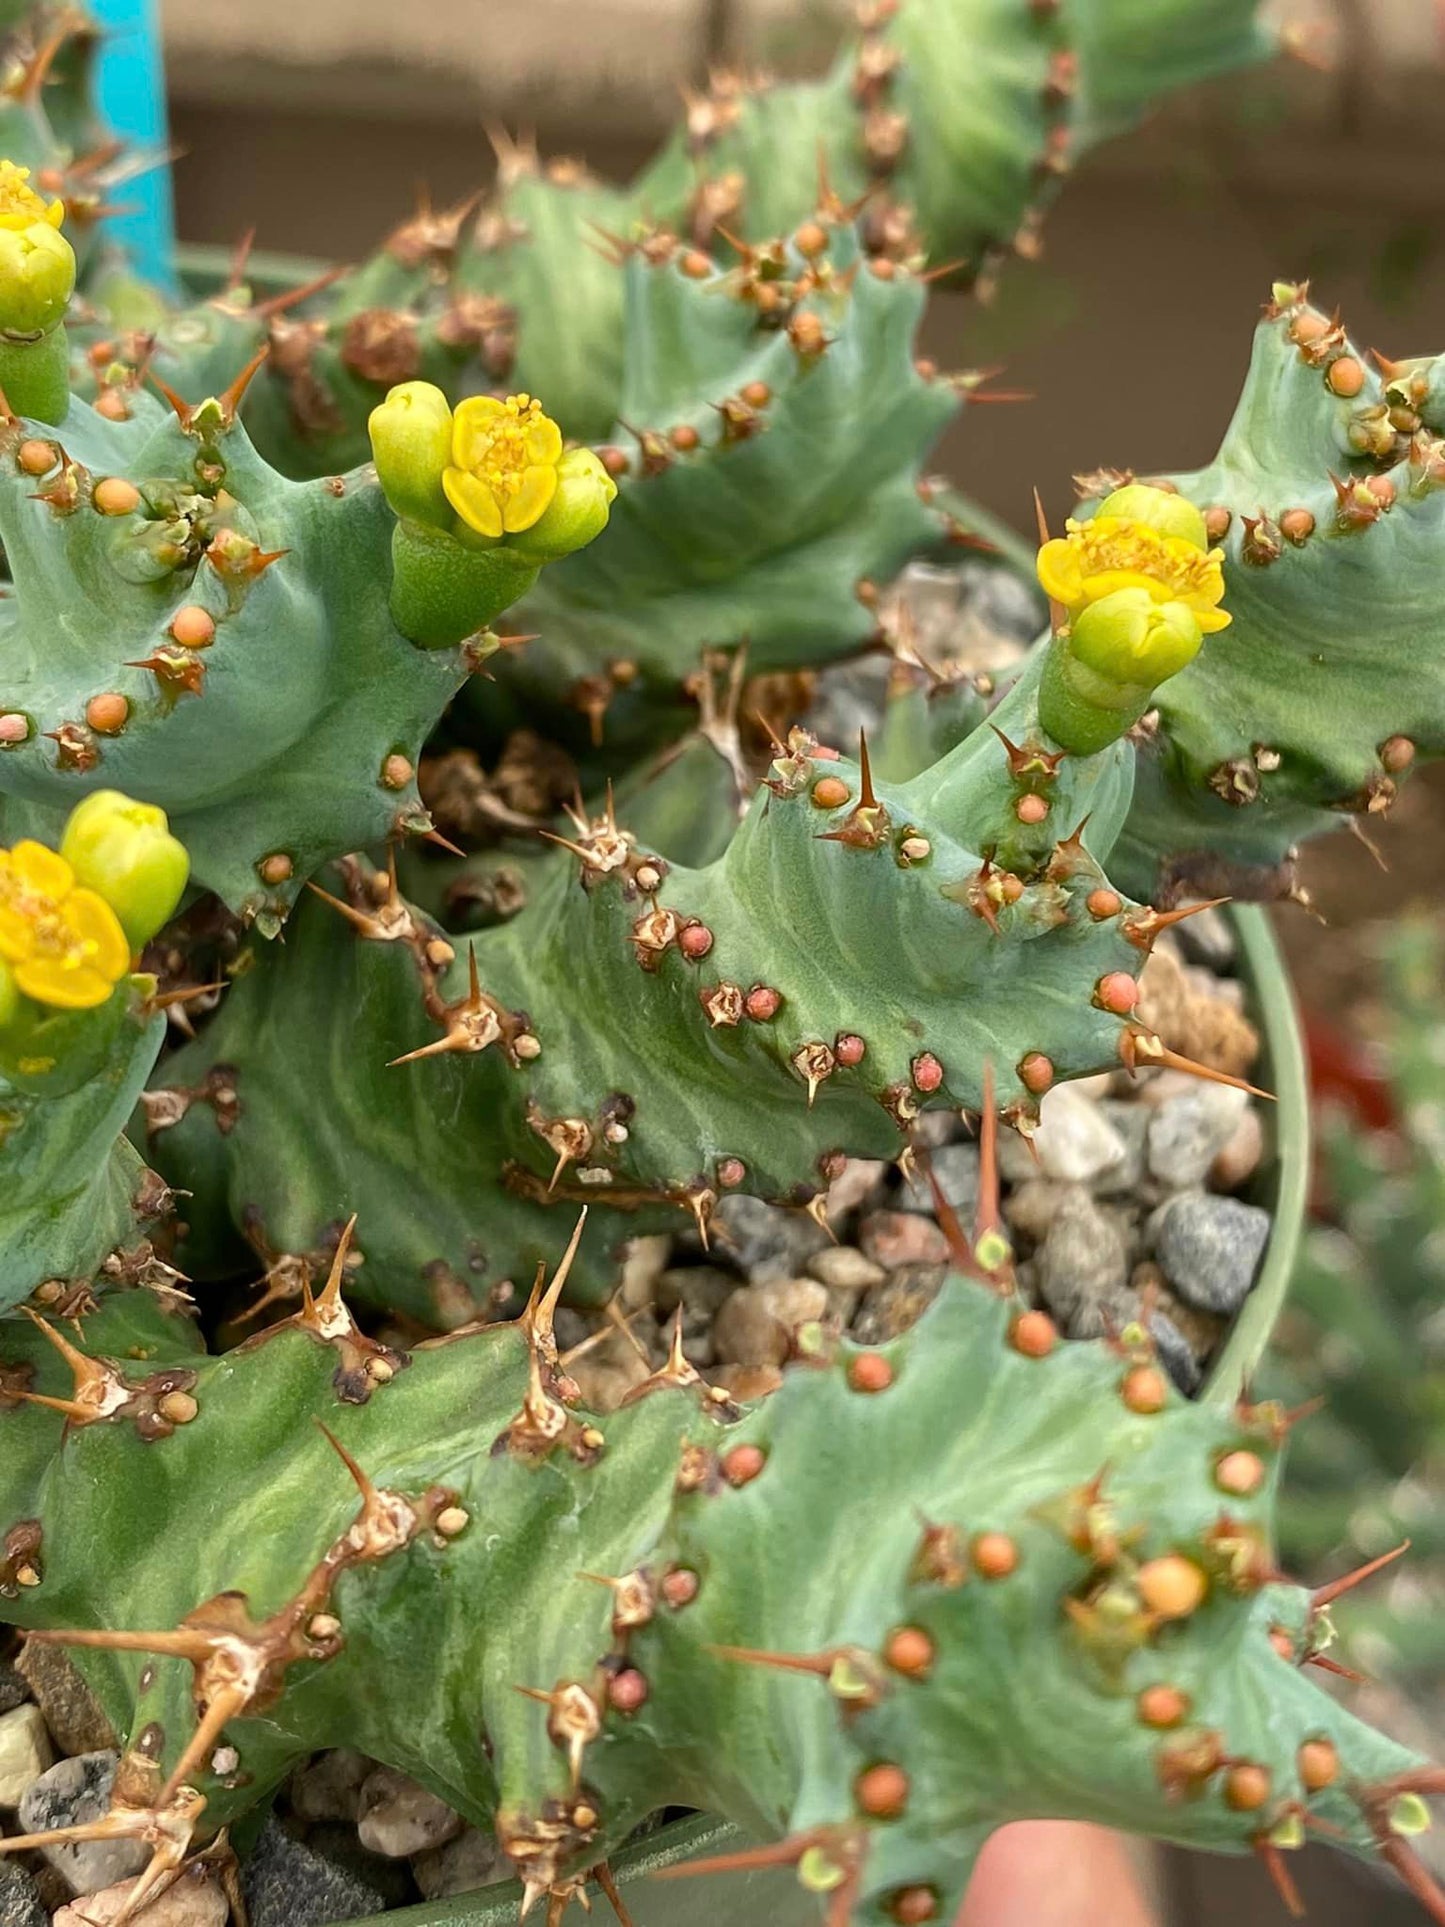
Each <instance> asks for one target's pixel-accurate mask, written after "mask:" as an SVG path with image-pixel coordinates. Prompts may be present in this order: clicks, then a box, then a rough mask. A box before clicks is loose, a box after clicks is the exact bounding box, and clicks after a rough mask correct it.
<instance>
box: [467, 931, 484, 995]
mask: <svg viewBox="0 0 1445 1927" xmlns="http://www.w3.org/2000/svg"><path fill="white" fill-rule="evenodd" d="M467 992H468V995H469V996H470V998H471V1001H472V1002H473V1003H474V1004H480V1003H481V1001H482V979H481V974H480V972H479V971H478V969H477V946H476V945H475V944H474V943H469V944H468V945H467Z"/></svg>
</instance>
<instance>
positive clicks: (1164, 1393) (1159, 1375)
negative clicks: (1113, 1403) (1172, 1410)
mask: <svg viewBox="0 0 1445 1927" xmlns="http://www.w3.org/2000/svg"><path fill="white" fill-rule="evenodd" d="M1119 1396H1120V1398H1122V1399H1123V1401H1124V1403H1125V1404H1126V1405H1127V1406H1128V1408H1129V1410H1130V1411H1131V1412H1138V1413H1139V1414H1140V1416H1141V1417H1145V1418H1147V1417H1149V1416H1151V1415H1152V1414H1153V1413H1155V1412H1162V1411H1163V1410H1164V1407H1165V1406H1166V1405H1167V1404H1168V1403H1169V1382H1168V1380H1167V1379H1166V1378H1165V1376H1164V1374H1163V1372H1161V1371H1160V1370H1159V1368H1158V1367H1157V1366H1156V1365H1134V1366H1131V1367H1130V1369H1129V1370H1128V1371H1127V1372H1125V1374H1124V1382H1123V1384H1122V1385H1120V1387H1119Z"/></svg>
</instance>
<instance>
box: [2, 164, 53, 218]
mask: <svg viewBox="0 0 1445 1927" xmlns="http://www.w3.org/2000/svg"><path fill="white" fill-rule="evenodd" d="M64 219H65V203H64V201H52V202H51V203H50V205H49V207H47V206H46V205H45V202H44V201H43V200H42V199H41V197H40V195H38V194H37V193H36V192H35V189H34V188H33V187H31V185H30V169H29V168H28V167H17V166H16V165H15V163H14V161H0V228H11V229H13V230H14V231H15V232H16V233H17V234H18V233H19V232H20V230H21V229H22V228H28V227H32V226H34V224H35V223H36V222H37V221H48V222H49V223H50V225H51V227H59V226H60V223H61V222H62V221H63V220H64Z"/></svg>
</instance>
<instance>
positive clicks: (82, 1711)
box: [15, 1640, 116, 1753]
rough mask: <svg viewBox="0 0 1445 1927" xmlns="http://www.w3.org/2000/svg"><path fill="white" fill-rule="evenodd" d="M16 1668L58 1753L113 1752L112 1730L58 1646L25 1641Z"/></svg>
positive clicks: (98, 1703) (87, 1688)
mask: <svg viewBox="0 0 1445 1927" xmlns="http://www.w3.org/2000/svg"><path fill="white" fill-rule="evenodd" d="M15 1666H16V1670H17V1671H18V1672H19V1673H20V1674H21V1675H22V1676H23V1677H24V1679H25V1680H26V1682H27V1683H28V1685H29V1687H30V1692H31V1696H32V1697H33V1699H34V1700H35V1703H36V1705H37V1706H38V1707H39V1708H40V1710H41V1712H42V1713H43V1714H44V1715H45V1724H46V1725H47V1726H48V1727H49V1728H50V1737H51V1739H52V1740H54V1742H55V1744H56V1747H57V1749H58V1750H59V1751H60V1752H61V1753H108V1752H110V1751H112V1749H113V1748H114V1747H115V1744H116V1738H115V1729H114V1728H113V1727H112V1726H111V1723H110V1721H109V1720H108V1719H107V1718H106V1717H105V1714H104V1713H103V1712H102V1711H101V1709H100V1702H99V1700H97V1699H96V1697H95V1695H94V1693H92V1692H91V1690H90V1688H89V1687H88V1686H87V1685H86V1683H85V1681H84V1680H83V1679H82V1678H81V1677H80V1674H79V1673H78V1672H77V1671H76V1669H75V1666H74V1664H73V1662H72V1661H71V1659H70V1657H69V1655H68V1654H67V1653H65V1652H63V1651H62V1650H61V1648H60V1647H59V1646H40V1645H37V1644H36V1643H35V1642H34V1641H33V1640H26V1642H25V1644H24V1645H23V1646H22V1647H21V1649H20V1656H19V1658H18V1659H17V1660H16V1662H15Z"/></svg>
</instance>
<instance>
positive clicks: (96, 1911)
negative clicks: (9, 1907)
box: [0, 1866, 231, 1927]
mask: <svg viewBox="0 0 1445 1927" xmlns="http://www.w3.org/2000/svg"><path fill="white" fill-rule="evenodd" d="M134 1890H135V1882H134V1881H133V1880H122V1881H119V1882H118V1883H117V1884H116V1885H115V1886H114V1887H106V1888H104V1889H103V1890H102V1891H101V1892H100V1893H95V1894H86V1895H85V1897H84V1899H82V1900H75V1901H72V1902H71V1904H70V1905H69V1906H68V1907H62V1908H61V1909H60V1911H59V1913H57V1914H56V1916H55V1922H54V1927H112V1923H113V1922H115V1921H117V1920H119V1919H121V1918H122V1916H124V1915H125V1912H126V1908H127V1907H128V1906H129V1905H130V1897H131V1894H132V1893H133V1892H134ZM230 1911H231V1906H230V1902H229V1901H228V1900H227V1899H226V1896H225V1894H224V1893H223V1892H222V1891H221V1887H220V1884H219V1882H218V1881H216V1880H213V1879H212V1878H211V1876H210V1871H209V1869H207V1868H205V1867H199V1866H198V1867H191V1868H188V1869H187V1870H186V1872H185V1873H183V1874H182V1875H181V1877H180V1879H179V1880H177V1881H174V1882H173V1883H172V1884H171V1885H170V1886H169V1887H167V1888H166V1889H165V1890H164V1892H162V1893H160V1894H158V1895H157V1896H156V1898H155V1899H154V1900H152V1901H149V1902H148V1903H147V1905H146V1906H145V1908H144V1909H143V1910H142V1912H141V1913H140V1914H139V1916H138V1917H137V1927H226V1919H227V1916H228V1915H229V1913H230ZM0 1918H3V1916H0Z"/></svg>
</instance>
